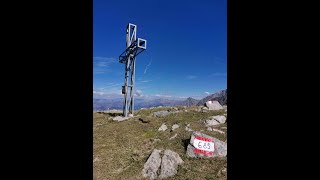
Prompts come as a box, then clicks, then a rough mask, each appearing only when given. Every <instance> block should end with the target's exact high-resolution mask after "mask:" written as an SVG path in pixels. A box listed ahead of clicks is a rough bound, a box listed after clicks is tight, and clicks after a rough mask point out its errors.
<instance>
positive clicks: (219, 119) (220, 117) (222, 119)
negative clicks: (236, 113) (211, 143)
mask: <svg viewBox="0 0 320 180" xmlns="http://www.w3.org/2000/svg"><path fill="white" fill-rule="evenodd" d="M212 119H215V120H216V121H218V122H219V123H225V122H226V120H227V118H226V117H225V116H212Z"/></svg>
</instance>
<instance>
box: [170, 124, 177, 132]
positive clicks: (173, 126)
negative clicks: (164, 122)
mask: <svg viewBox="0 0 320 180" xmlns="http://www.w3.org/2000/svg"><path fill="white" fill-rule="evenodd" d="M177 128H179V125H178V124H174V125H172V128H171V129H172V131H174V130H175V129H177Z"/></svg>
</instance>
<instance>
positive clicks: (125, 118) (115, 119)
mask: <svg viewBox="0 0 320 180" xmlns="http://www.w3.org/2000/svg"><path fill="white" fill-rule="evenodd" d="M129 118H130V117H123V116H116V117H114V118H113V120H114V121H124V120H127V119H129Z"/></svg>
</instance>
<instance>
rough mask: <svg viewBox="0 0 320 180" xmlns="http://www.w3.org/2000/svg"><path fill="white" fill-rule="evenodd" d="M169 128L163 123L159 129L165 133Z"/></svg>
mask: <svg viewBox="0 0 320 180" xmlns="http://www.w3.org/2000/svg"><path fill="white" fill-rule="evenodd" d="M167 129H168V128H167V125H165V123H163V124H162V125H161V126H160V127H159V129H158V131H165V130H167Z"/></svg>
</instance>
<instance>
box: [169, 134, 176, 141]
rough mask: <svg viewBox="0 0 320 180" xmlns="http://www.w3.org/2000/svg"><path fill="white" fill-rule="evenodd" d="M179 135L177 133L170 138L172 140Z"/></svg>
mask: <svg viewBox="0 0 320 180" xmlns="http://www.w3.org/2000/svg"><path fill="white" fill-rule="evenodd" d="M177 135H178V134H175V135H174V136H172V137H171V138H170V140H171V139H174V138H176V137H177Z"/></svg>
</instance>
